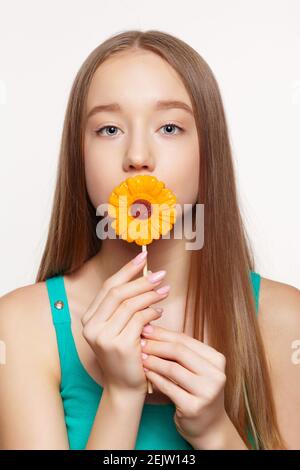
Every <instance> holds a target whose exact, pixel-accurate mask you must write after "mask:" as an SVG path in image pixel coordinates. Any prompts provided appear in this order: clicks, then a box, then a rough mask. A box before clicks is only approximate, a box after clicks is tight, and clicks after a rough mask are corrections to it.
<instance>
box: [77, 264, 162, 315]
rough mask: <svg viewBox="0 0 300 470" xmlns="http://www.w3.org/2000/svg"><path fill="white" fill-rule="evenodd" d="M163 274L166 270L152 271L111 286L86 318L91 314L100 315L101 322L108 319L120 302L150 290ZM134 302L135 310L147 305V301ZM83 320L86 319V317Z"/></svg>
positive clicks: (155, 285)
mask: <svg viewBox="0 0 300 470" xmlns="http://www.w3.org/2000/svg"><path fill="white" fill-rule="evenodd" d="M154 275H155V277H154ZM165 275H166V271H164V270H162V271H158V272H157V273H152V274H151V275H147V276H142V277H140V278H138V279H135V280H134V281H130V282H126V283H125V284H122V285H120V286H118V287H117V286H115V287H113V288H111V289H110V290H109V291H108V292H107V294H106V296H105V297H104V298H103V300H102V302H101V303H100V305H99V306H98V307H97V309H96V310H95V311H94V313H93V315H90V316H89V317H88V320H89V319H90V318H92V317H93V316H97V317H101V321H102V322H104V321H106V320H108V319H109V318H110V317H111V316H112V315H113V313H114V312H115V310H116V309H117V308H118V307H119V306H120V305H121V304H122V303H125V301H126V302H128V303H129V302H130V300H131V298H133V297H134V296H135V297H137V296H138V295H139V294H142V293H144V292H145V291H146V292H148V291H152V290H153V288H154V287H157V286H158V285H159V284H160V283H161V281H162V279H163V278H164V277H165ZM148 298H149V296H148V297H146V298H145V299H146V302H147V299H148ZM152 298H153V295H152V296H151V297H150V302H151V299H152ZM135 303H136V306H135V309H136V310H140V309H142V308H145V307H148V306H149V303H148V304H145V303H143V302H141V303H137V302H135ZM125 305H127V304H125ZM84 321H86V318H85V319H84Z"/></svg>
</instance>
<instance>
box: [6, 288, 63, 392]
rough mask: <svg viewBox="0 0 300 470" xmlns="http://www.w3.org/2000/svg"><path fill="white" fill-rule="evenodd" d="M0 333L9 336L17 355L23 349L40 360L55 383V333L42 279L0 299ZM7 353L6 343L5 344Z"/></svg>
mask: <svg viewBox="0 0 300 470" xmlns="http://www.w3.org/2000/svg"><path fill="white" fill-rule="evenodd" d="M0 333H1V336H2V337H3V336H4V337H6V339H7V340H8V341H10V335H13V338H14V344H15V347H18V348H19V350H20V353H21V354H24V348H26V350H27V351H28V354H31V353H32V354H33V355H35V356H36V358H38V359H39V360H40V361H43V364H44V366H45V367H47V368H48V373H49V374H50V376H51V377H52V378H53V380H54V381H55V382H56V383H57V384H58V383H59V381H60V367H59V357H58V350H57V342H56V334H55V329H54V327H53V323H52V315H51V309H50V304H49V298H48V293H47V287H46V283H45V282H38V283H34V284H29V285H26V286H23V287H18V288H16V289H14V290H12V291H10V292H8V293H6V294H5V295H3V296H2V297H1V298H0ZM6 346H7V354H9V349H10V344H9V343H8V344H6Z"/></svg>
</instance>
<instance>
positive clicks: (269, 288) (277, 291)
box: [258, 277, 300, 334]
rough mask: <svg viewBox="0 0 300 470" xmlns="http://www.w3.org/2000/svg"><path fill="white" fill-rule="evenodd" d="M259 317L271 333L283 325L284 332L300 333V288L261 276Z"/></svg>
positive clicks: (262, 324)
mask: <svg viewBox="0 0 300 470" xmlns="http://www.w3.org/2000/svg"><path fill="white" fill-rule="evenodd" d="M258 319H259V322H260V324H261V326H262V327H266V328H268V329H269V332H270V334H271V333H272V332H273V333H274V331H275V330H277V329H278V328H281V327H283V330H284V331H282V333H284V332H285V333H291V334H295V333H296V332H298V333H300V331H299V328H300V290H299V289H297V287H295V286H292V285H290V284H286V283H283V282H278V281H275V280H273V279H268V278H265V277H261V280H260V292H259V310H258Z"/></svg>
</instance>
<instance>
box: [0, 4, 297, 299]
mask: <svg viewBox="0 0 300 470" xmlns="http://www.w3.org/2000/svg"><path fill="white" fill-rule="evenodd" d="M0 8H1V10H0V44H1V51H0V61H1V62H0V129H1V137H0V155H1V168H0V170H1V180H0V187H1V198H0V204H1V224H0V226H1V247H0V249H1V252H0V256H1V267H0V277H1V281H0V295H2V294H4V293H6V292H8V291H11V290H13V289H15V288H17V287H20V286H24V285H27V284H31V283H33V282H34V281H35V276H36V272H37V268H38V264H39V261H40V259H41V255H42V251H43V248H44V245H45V241H46V234H47V230H48V223H49V217H50V210H51V206H52V200H53V191H54V182H55V176H56V166H57V160H58V150H59V143H60V138H61V132H62V124H63V119H64V114H65V109H66V104H67V99H68V95H69V92H70V89H71V85H72V82H73V79H74V77H75V74H76V73H77V71H78V69H79V68H80V66H81V64H82V62H83V61H84V60H85V58H86V57H87V56H88V54H89V53H90V52H91V51H92V50H93V49H94V48H95V47H96V46H97V45H99V44H100V43H101V42H102V41H104V40H105V39H106V38H108V37H109V36H111V35H113V34H116V33H117V32H121V31H124V30H127V29H141V30H147V29H159V30H162V31H165V32H168V33H171V34H173V35H175V36H177V37H179V38H181V39H183V40H184V41H186V42H187V43H189V44H190V45H191V46H192V47H193V48H194V49H196V50H197V51H198V52H199V53H200V55H202V57H203V58H204V59H205V60H206V61H207V62H208V64H209V65H210V67H211V68H212V70H213V72H214V74H215V77H216V79H217V81H218V83H219V86H220V89H221V93H222V96H223V102H224V106H225V111H226V115H227V120H228V125H229V131H230V138H231V143H232V149H233V157H234V164H235V167H236V174H237V185H238V191H239V197H240V203H241V211H242V214H243V217H244V220H245V222H246V227H247V229H248V231H249V235H250V239H251V240H252V243H253V246H254V250H255V255H256V261H257V266H256V271H257V272H259V273H260V274H261V275H262V276H264V277H268V278H271V279H274V280H277V281H280V282H285V283H288V284H292V285H294V286H296V287H298V288H300V263H299V261H300V256H299V253H300V249H299V243H300V221H299V213H300V211H299V203H300V189H299V186H300V181H299V180H300V172H299V169H300V164H299V160H300V142H299V136H300V132H299V129H300V125H299V124H300V119H299V118H300V27H299V25H300V1H297V0H294V1H293V0H281V1H279V0H277V1H274V0H264V1H261V0H260V1H258V0H252V1H243V0H226V1H223V0H206V1H201V0H197V1H196V0H187V1H184V2H183V1H181V0H173V1H171V2H162V1H157V0H154V1H142V0H139V1H137V0H132V1H124V0H114V1H113V2H108V1H103V0H100V1H99V0H98V1H92V0H85V1H83V0H82V1H78V0H77V1H74V0H72V1H71V0H64V1H58V0H52V1H51V2H50V1H49V2H45V1H38V0H27V1H21V0H20V1H16V0H12V1H11V0H10V1H0Z"/></svg>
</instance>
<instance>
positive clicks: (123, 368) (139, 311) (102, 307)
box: [81, 259, 168, 394]
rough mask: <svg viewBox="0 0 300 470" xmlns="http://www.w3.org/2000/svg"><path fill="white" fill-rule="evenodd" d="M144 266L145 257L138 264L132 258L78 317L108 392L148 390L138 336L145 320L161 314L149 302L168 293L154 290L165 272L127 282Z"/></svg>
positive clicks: (155, 317)
mask: <svg viewBox="0 0 300 470" xmlns="http://www.w3.org/2000/svg"><path fill="white" fill-rule="evenodd" d="M144 265H145V259H144V260H143V261H142V262H141V263H140V264H135V262H134V260H132V261H130V262H129V263H127V264H126V265H125V266H123V267H122V268H121V269H120V270H119V271H118V272H116V273H115V274H114V275H113V276H111V277H109V278H108V279H106V280H105V282H104V283H103V285H102V287H101V289H100V291H99V293H98V295H97V296H96V297H95V299H94V301H93V302H92V304H91V305H90V306H89V308H88V310H87V311H86V313H85V314H84V315H83V317H82V318H81V322H82V325H83V331H82V334H83V336H84V338H85V339H86V340H87V342H88V343H89V344H90V346H91V347H92V349H93V351H94V352H95V355H96V358H97V361H98V363H99V366H100V369H101V372H102V376H103V381H104V387H107V390H110V391H120V390H121V391H123V392H124V391H137V392H140V391H142V393H144V394H146V393H147V380H146V376H145V373H144V370H143V365H142V360H141V344H140V340H141V338H140V336H141V332H142V329H143V326H144V325H145V324H146V323H148V322H149V321H152V320H155V319H157V318H159V317H160V316H161V313H159V312H157V311H156V310H155V309H154V308H153V307H149V305H151V304H154V303H156V302H159V301H161V300H162V299H164V298H166V297H167V295H168V292H167V293H166V294H159V293H158V292H157V291H156V290H155V289H156V288H158V286H159V284H160V283H161V281H162V279H163V277H164V276H165V274H166V272H165V271H163V272H161V277H160V279H159V280H156V282H150V280H149V275H147V276H142V277H140V278H138V279H136V280H133V281H130V279H132V278H133V277H134V276H136V275H137V274H138V272H139V271H141V269H143V267H144ZM154 274H155V273H152V274H151V276H153V275H154Z"/></svg>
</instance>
